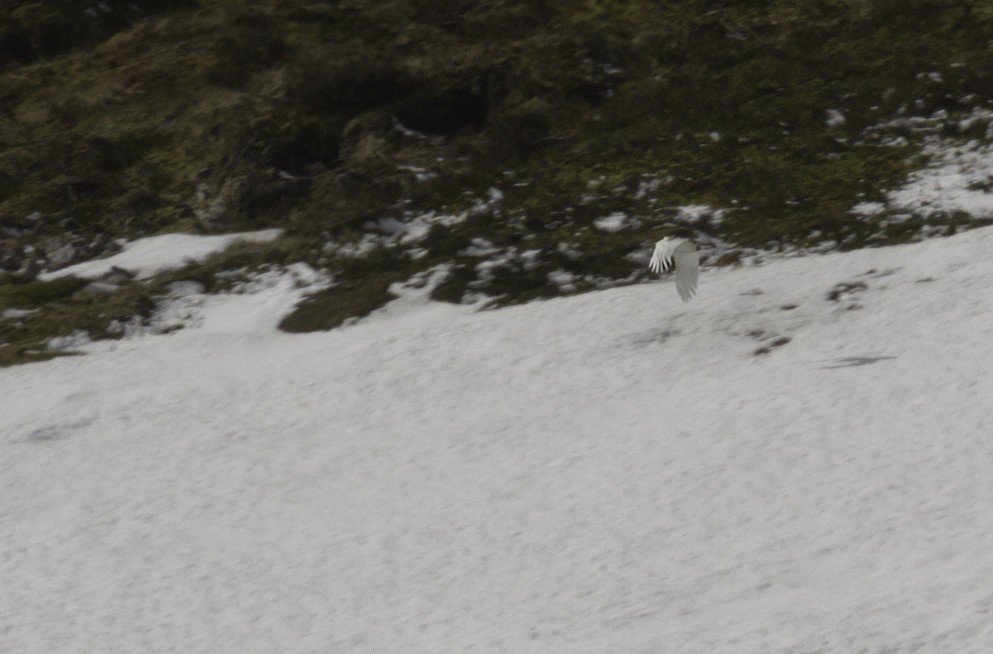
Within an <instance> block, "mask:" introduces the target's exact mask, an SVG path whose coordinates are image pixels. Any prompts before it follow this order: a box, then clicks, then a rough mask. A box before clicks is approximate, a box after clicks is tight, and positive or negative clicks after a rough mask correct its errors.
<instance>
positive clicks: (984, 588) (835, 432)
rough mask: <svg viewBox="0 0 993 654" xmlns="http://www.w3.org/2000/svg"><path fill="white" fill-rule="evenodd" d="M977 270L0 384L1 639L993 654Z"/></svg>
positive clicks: (233, 298) (433, 314) (231, 345)
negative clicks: (757, 352)
mask: <svg viewBox="0 0 993 654" xmlns="http://www.w3.org/2000/svg"><path fill="white" fill-rule="evenodd" d="M991 251H993V230H990V229H982V230H976V231H972V232H968V233H965V234H961V235H958V236H955V237H952V238H948V239H939V240H931V241H927V242H924V243H920V244H914V245H907V246H900V247H893V248H887V249H875V250H862V251H857V252H851V253H846V254H828V255H819V256H811V257H805V258H793V259H782V260H778V261H774V262H771V263H768V264H767V265H764V266H758V267H743V268H738V269H721V270H714V271H705V272H704V274H703V275H702V276H701V282H700V295H699V296H698V298H697V299H696V300H694V301H693V302H691V303H688V304H683V303H681V302H680V301H679V298H678V296H677V295H676V293H675V289H674V288H673V285H672V283H671V282H670V281H669V280H664V281H662V282H661V283H651V284H643V285H638V286H632V287H626V288H618V289H613V290H608V291H601V292H596V293H589V294H586V295H582V296H577V297H571V298H563V299H557V300H551V301H546V302H539V303H533V304H530V305H526V306H518V307H513V308H508V309H502V310H499V311H474V310H473V309H472V308H470V307H458V306H451V305H445V304H438V303H428V302H427V301H426V300H425V299H424V297H423V293H426V289H422V290H420V291H417V290H414V289H407V290H405V291H404V295H403V297H402V298H401V299H400V300H397V301H396V302H394V303H393V304H391V305H389V306H388V307H387V308H386V309H384V310H383V311H381V312H379V313H377V314H374V315H372V316H370V317H369V318H367V319H365V320H362V321H360V322H358V323H357V324H354V325H351V326H349V327H346V328H343V329H338V330H335V331H332V332H329V333H317V334H309V335H292V336H291V335H287V334H281V333H278V332H276V331H275V328H274V325H275V324H276V323H277V322H278V318H279V315H280V314H281V312H284V311H286V310H288V308H289V306H290V304H291V303H292V302H291V300H292V299H293V298H294V297H295V295H293V294H298V293H299V292H300V291H299V289H297V288H295V286H296V285H295V284H292V283H289V279H290V278H287V281H286V283H283V282H280V281H279V280H278V279H276V280H270V282H271V283H267V284H260V285H258V287H256V288H248V289H243V290H247V291H248V292H247V293H243V294H238V295H230V296H220V297H214V298H211V299H209V300H206V299H205V300H204V301H203V302H201V303H200V304H187V305H185V306H186V308H187V309H188V310H189V311H190V312H192V313H193V314H196V316H198V319H196V320H187V323H188V324H189V325H190V326H189V327H188V328H187V329H184V330H182V331H179V332H177V333H174V334H169V335H153V336H144V337H140V338H133V339H128V340H124V341H120V342H110V343H107V342H104V343H94V344H90V345H87V346H86V347H87V349H88V350H89V353H88V354H87V355H85V356H80V357H71V358H63V359H57V360H53V361H50V362H46V363H42V364H35V365H29V366H22V367H16V368H8V369H2V370H0V397H2V398H3V399H2V402H3V404H2V410H0V580H2V588H3V592H2V593H0V651H2V652H12V653H18V654H20V653H29V652H30V653H35V652H36V653H39V654H42V653H43V654H51V653H53V652H58V653H63V652H81V653H83V652H102V653H125V652H126V653H131V652H181V653H184V654H188V653H194V652H204V653H206V652H210V653H227V652H230V653H239V654H240V653H243V652H273V653H281V654H282V653H292V652H308V653H310V652H333V653H338V652H369V653H377V654H378V653H383V652H405V653H406V652H425V653H436V652H469V651H473V652H511V653H515V654H518V653H522V654H523V653H529V652H533V653H541V654H547V653H555V652H562V653H570V654H571V653H576V652H584V653H585V652H597V653H599V652H623V653H646V654H647V653H653V654H654V653H658V652H673V653H680V654H684V653H693V652H700V653H706V654H712V653H714V652H736V653H737V652H756V653H758V652H762V653H776V652H831V653H839V654H840V653H845V654H847V653H850V652H869V653H877V652H957V653H963V652H977V653H981V652H989V651H993V511H991V510H990V507H991V506H993V475H991V474H990V471H991V470H993V411H991V409H990V398H991V397H993V375H991V372H990V370H991V367H993V345H991V343H993V320H991V316H993V295H991V293H990V289H991V288H993V260H991V257H990V256H989V253H990V252H991ZM298 272H299V271H298ZM829 296H831V298H833V299H830V298H829ZM184 297H187V298H188V297H189V296H184ZM786 339H788V341H787V340H786ZM756 351H760V352H762V353H760V354H756Z"/></svg>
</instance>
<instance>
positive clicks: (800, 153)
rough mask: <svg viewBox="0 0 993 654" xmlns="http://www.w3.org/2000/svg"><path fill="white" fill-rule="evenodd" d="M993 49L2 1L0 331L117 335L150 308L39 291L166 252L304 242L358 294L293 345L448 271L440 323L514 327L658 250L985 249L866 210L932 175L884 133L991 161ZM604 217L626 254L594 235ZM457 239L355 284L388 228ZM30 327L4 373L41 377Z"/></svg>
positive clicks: (679, 29) (646, 16)
mask: <svg viewBox="0 0 993 654" xmlns="http://www.w3.org/2000/svg"><path fill="white" fill-rule="evenodd" d="M991 39H993V9H991V8H990V5H989V4H988V3H986V2H982V1H981V0H928V1H923V0H917V1H913V2H901V1H897V0H813V1H804V2H799V1H798V0H762V1H758V2H735V1H732V0H723V1H722V0H680V1H675V2H659V1H657V0H579V1H570V2H565V1H561V0H519V1H511V0H496V1H494V2H486V3H478V2H469V1H468V0H431V1H430V2H429V1H427V0H380V1H372V0H369V1H363V0H337V1H333V2H316V1H308V0H287V1H285V2H272V1H268V0H266V1H262V2H250V1H248V0H223V1H220V2H197V1H195V0H140V1H139V2H137V3H112V2H107V3H97V4H93V3H91V2H88V1H78V2H77V1H69V2H62V3H58V7H57V8H56V6H55V4H54V3H41V2H17V1H13V0H0V143H2V144H3V147H0V284H4V285H3V286H0V309H3V308H4V307H15V308H18V309H30V308H34V307H37V306H44V307H45V308H44V311H40V312H39V313H38V314H37V315H34V314H32V317H25V318H18V319H17V322H18V323H19V324H21V327H18V328H17V329H19V330H22V333H23V330H27V331H31V330H35V331H37V333H38V334H39V335H41V334H47V335H52V329H51V326H52V325H53V324H56V323H57V324H58V325H60V329H61V326H64V325H67V324H72V325H73V326H76V327H79V328H81V329H83V328H85V329H86V330H88V331H91V332H92V333H93V334H95V335H99V334H101V333H102V332H101V329H103V330H104V331H105V330H106V325H104V327H103V328H97V327H96V326H95V324H96V322H99V321H100V320H103V321H105V322H106V321H107V319H116V317H117V316H118V315H119V314H120V315H123V314H124V313H126V312H127V311H132V310H135V311H139V312H140V311H147V310H148V309H147V304H148V302H149V301H150V300H149V298H150V297H152V296H153V295H154V293H153V291H151V290H149V289H150V288H152V286H153V285H145V286H141V287H139V285H134V286H135V288H134V289H131V287H128V288H129V290H128V291H127V292H123V294H122V295H120V296H117V295H110V296H92V297H90V299H88V300H87V301H86V302H88V303H90V304H86V303H84V302H82V300H78V299H77V300H72V301H70V302H63V299H64V298H62V297H61V296H59V297H52V298H50V299H49V300H47V301H45V302H37V301H35V300H32V299H30V298H26V296H25V294H28V295H30V294H31V293H34V292H36V291H38V290H39V289H38V288H35V287H33V286H31V285H24V284H23V282H24V281H30V280H31V279H32V278H33V275H34V273H35V272H36V271H37V270H38V269H40V268H45V267H49V268H51V267H56V266H60V265H65V264H67V263H72V262H73V261H76V260H80V259H83V258H89V257H92V256H96V255H98V254H101V253H104V252H106V251H108V248H110V247H112V246H113V240H114V239H116V238H121V237H127V238H134V237H138V236H143V235H150V234H155V233H161V232H165V231H179V230H182V231H191V232H201V233H213V232H223V231H231V230H236V229H245V228H258V227H263V226H281V227H284V228H286V229H287V233H288V241H287V244H285V245H282V246H279V247H273V248H263V251H262V254H260V255H259V256H260V257H262V258H263V259H265V258H267V257H271V259H270V262H272V263H289V262H292V261H307V262H308V263H310V264H311V265H314V266H320V267H325V268H327V269H328V270H329V271H331V272H332V273H333V274H335V275H336V278H337V279H339V280H340V281H341V283H340V284H339V285H337V286H336V287H335V288H334V289H331V290H328V291H325V292H323V293H322V294H321V295H320V296H319V297H315V298H313V299H312V300H311V301H309V302H307V303H304V304H303V305H302V306H301V308H300V311H299V315H296V316H291V317H289V318H287V320H286V321H285V322H284V327H285V328H287V329H296V330H301V329H312V328H328V327H330V326H333V325H336V324H340V322H342V321H343V320H345V319H347V318H348V317H350V316H355V315H362V314H364V313H366V312H368V311H370V310H372V309H374V308H375V307H377V306H380V305H381V303H382V302H383V301H384V300H385V299H388V296H387V289H388V287H389V284H390V283H392V282H393V281H398V280H403V279H405V278H409V277H410V275H412V274H414V273H417V272H420V271H423V270H426V269H428V268H430V267H433V266H436V265H439V264H442V263H449V264H450V266H449V271H450V273H449V278H448V279H447V280H446V281H445V282H444V283H442V284H441V286H439V287H438V288H436V289H435V292H434V296H435V297H436V298H438V299H442V300H448V301H461V300H463V299H464V298H465V297H466V296H467V294H471V293H477V294H482V295H486V296H489V297H496V296H499V298H500V301H501V302H514V301H523V300H526V299H529V298H533V297H547V296H551V295H555V294H558V293H561V292H576V291H582V290H584V289H588V288H595V287H597V286H600V285H602V284H603V283H616V282H617V281H619V280H627V279H635V278H637V275H638V274H639V273H638V270H639V268H640V263H639V262H638V261H637V260H636V258H626V257H627V255H630V254H631V253H632V252H635V251H640V250H641V249H643V248H644V246H645V244H646V242H647V241H649V240H651V239H654V238H657V237H658V236H660V235H661V234H662V233H664V232H666V231H672V232H678V231H684V232H689V233H694V234H697V235H702V236H705V237H710V238H713V239H720V241H721V242H723V243H727V244H731V245H732V246H738V247H746V248H767V247H772V248H776V247H782V246H784V245H799V246H810V245H815V244H817V243H819V242H823V241H833V242H835V243H837V244H838V246H839V247H845V248H851V247H860V246H864V245H867V244H881V243H886V242H896V241H900V240H907V239H910V238H913V237H914V236H915V235H916V234H917V233H918V232H919V231H920V230H921V228H922V227H924V226H926V225H935V224H937V225H940V226H943V227H942V228H943V229H947V230H949V231H954V230H955V229H960V228H964V227H969V226H971V225H972V224H974V221H973V220H972V219H971V217H969V216H963V215H941V214H934V215H913V216H905V217H902V218H901V219H900V220H890V219H889V218H890V217H889V216H887V215H874V216H863V215H857V214H854V213H852V212H851V209H852V207H853V206H855V205H856V204H858V203H859V202H866V201H873V200H880V199H882V198H883V196H884V193H885V192H886V190H888V189H891V188H893V187H895V186H897V185H898V184H900V183H901V182H902V181H903V180H904V179H905V178H906V175H907V174H908V172H909V171H910V170H912V169H914V168H915V167H918V166H919V165H920V164H921V160H920V158H919V157H918V154H919V152H920V138H921V134H920V133H918V132H915V131H914V130H910V129H908V128H906V127H905V126H904V124H903V123H901V122H899V121H896V122H894V121H893V119H894V118H904V119H906V118H910V117H912V116H934V115H935V114H936V112H938V111H939V110H944V111H945V112H946V114H945V116H946V118H945V119H944V121H942V120H939V121H938V122H937V123H936V124H935V126H934V129H935V130H938V131H939V132H940V133H943V134H946V135H951V136H961V137H962V138H975V137H979V138H985V135H986V130H987V129H988V127H989V126H988V124H986V123H985V122H983V121H979V122H978V123H977V122H976V121H971V122H968V123H964V122H962V121H961V120H960V119H961V117H962V116H964V115H965V114H966V113H967V112H970V111H972V110H974V109H975V108H976V107H989V106H990V104H991V100H993V50H991V49H990V48H989V43H990V42H991ZM884 123H889V127H887V128H884V129H883V128H878V126H879V125H882V124H884ZM491 189H497V190H498V195H494V192H493V191H491ZM686 205H701V206H706V207H709V208H710V209H709V211H708V212H705V214H704V215H703V217H702V218H701V217H700V216H697V217H696V218H694V219H693V220H688V219H687V217H686V216H685V215H683V214H681V213H680V211H679V210H678V208H679V207H682V206H686ZM614 212H623V213H624V214H625V215H626V216H627V217H628V218H629V219H630V220H629V223H628V226H626V227H625V228H624V229H620V230H617V231H604V230H601V229H598V228H597V227H596V226H595V221H596V220H598V219H601V218H603V217H604V216H607V215H609V214H612V213H614ZM460 214H461V215H462V216H463V219H461V220H456V221H448V222H436V223H434V224H432V225H431V226H430V229H429V230H428V232H427V236H426V237H425V238H423V239H422V240H421V241H418V242H416V243H415V242H411V243H408V244H407V245H405V246H404V247H396V241H389V240H388V239H386V240H385V241H384V242H383V243H379V245H378V246H377V247H375V248H373V250H371V251H373V252H375V253H376V254H375V256H376V257H378V259H376V260H374V261H370V262H366V263H362V262H360V261H357V260H356V258H355V257H344V256H341V255H340V254H339V251H340V248H338V246H340V245H341V244H347V243H351V242H358V241H360V240H361V239H363V238H365V237H366V236H367V235H368V234H370V233H381V231H382V230H381V228H380V227H377V226H376V223H377V221H381V220H382V219H384V218H392V219H396V220H398V221H401V222H409V221H411V220H414V219H418V217H422V216H440V215H460ZM718 217H719V219H718ZM377 230H379V231H377ZM475 239H482V241H477V240H475ZM482 242H485V247H483V246H478V247H479V248H482V250H485V251H489V252H495V253H498V257H497V258H498V259H500V260H501V261H502V263H500V264H499V265H496V266H495V267H493V268H491V269H487V270H485V271H482V270H481V269H480V267H479V265H478V264H479V263H480V257H479V256H473V255H472V254H471V252H470V251H469V249H471V247H472V244H473V243H482ZM413 248H418V249H420V250H422V251H421V252H417V253H416V256H414V255H413V254H412V252H411V250H412V249H413ZM487 248H489V249H487ZM533 253H537V254H533ZM231 256H232V257H234V258H237V257H236V256H235V255H231ZM239 256H242V257H243V256H244V251H243V252H242V254H241V255H239ZM738 256H740V254H739V253H738V252H736V251H734V249H733V248H732V249H730V250H727V251H724V252H722V253H720V255H719V257H715V260H718V261H719V262H720V263H722V264H733V263H734V262H735V261H736V260H737V257H738ZM528 257H530V258H528ZM218 261H220V260H218ZM218 261H215V262H214V263H212V264H211V265H216V264H218ZM258 263H259V261H257V260H256V261H254V264H258ZM228 264H230V265H232V266H234V267H241V264H239V263H238V262H237V261H234V260H232V261H229V262H228ZM224 265H227V264H224ZM213 272H216V269H213V268H210V267H203V268H201V269H200V272H199V275H200V279H201V281H205V282H209V279H208V277H210V276H211V275H212V274H213ZM188 274H192V272H190V271H188ZM552 274H559V275H560V276H561V278H562V279H566V278H568V277H569V276H571V278H572V279H573V280H574V281H572V282H570V283H567V284H561V283H560V284H555V283H552V282H551V281H550V277H549V275H552ZM207 285H208V287H210V286H211V284H210V283H208V284H207ZM76 290H78V289H76ZM129 294H133V295H129ZM97 305H99V306H100V308H93V309H92V311H91V310H90V309H88V308H87V307H96V306H97ZM60 312H61V313H60ZM70 314H71V315H72V316H79V317H78V318H77V317H70ZM53 317H57V320H53ZM98 319H99V320H98ZM12 323H13V321H12V320H10V319H8V320H3V319H0V342H3V343H6V344H5V345H0V352H2V351H9V350H11V349H12V348H14V349H17V348H20V350H21V351H28V350H30V349H31V348H33V347H34V346H33V345H31V346H29V345H28V344H26V343H27V341H26V340H25V339H24V338H21V337H17V338H14V337H13V336H11V334H12V333H13V332H12V331H11V330H12V329H14V328H13V327H12V326H11V324H12ZM43 323H44V324H43ZM46 325H47V326H46ZM39 338H40V336H39ZM28 340H31V339H28ZM15 342H16V343H17V345H16V346H14V345H12V343H15ZM32 342H33V341H32ZM4 348H5V349H4ZM15 359H16V357H12V356H11V355H3V356H2V360H0V364H2V363H4V362H8V363H9V362H10V361H12V360H15Z"/></svg>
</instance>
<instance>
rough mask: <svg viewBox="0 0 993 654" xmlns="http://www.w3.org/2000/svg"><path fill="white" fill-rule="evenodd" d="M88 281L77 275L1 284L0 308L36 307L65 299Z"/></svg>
mask: <svg viewBox="0 0 993 654" xmlns="http://www.w3.org/2000/svg"><path fill="white" fill-rule="evenodd" d="M86 283H87V282H86V280H83V279H79V278H77V277H60V278H58V279H54V280H52V281H49V282H29V283H27V284H4V285H0V309H3V308H17V309H34V308H37V307H40V306H42V305H44V304H46V303H48V302H57V301H59V300H64V299H66V298H68V297H69V296H71V295H72V294H73V293H75V292H76V291H78V290H79V289H81V288H82V287H83V286H86Z"/></svg>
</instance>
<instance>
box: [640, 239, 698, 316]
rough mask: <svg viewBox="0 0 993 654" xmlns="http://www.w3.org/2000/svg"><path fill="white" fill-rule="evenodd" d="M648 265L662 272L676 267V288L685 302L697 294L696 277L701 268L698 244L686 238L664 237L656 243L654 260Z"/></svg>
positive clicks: (653, 270) (655, 271)
mask: <svg viewBox="0 0 993 654" xmlns="http://www.w3.org/2000/svg"><path fill="white" fill-rule="evenodd" d="M648 267H649V268H650V269H651V271H652V272H654V273H661V272H663V271H665V270H669V269H670V268H673V267H675V269H676V290H677V291H679V297H681V298H683V302H689V301H690V298H692V297H693V296H694V295H696V277H697V272H698V270H699V268H700V253H699V252H697V249H696V246H695V245H693V243H691V242H690V241H687V240H686V239H684V238H670V237H668V236H666V237H665V238H664V239H662V240H661V241H659V242H658V243H656V244H655V251H654V252H652V260H651V261H649V262H648Z"/></svg>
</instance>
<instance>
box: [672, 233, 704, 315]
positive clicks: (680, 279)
mask: <svg viewBox="0 0 993 654" xmlns="http://www.w3.org/2000/svg"><path fill="white" fill-rule="evenodd" d="M673 259H674V261H675V265H676V290H677V291H679V297H681V298H683V302H689V301H690V299H691V298H692V297H693V296H694V295H696V278H697V273H698V272H699V270H700V253H699V252H697V249H696V247H694V246H693V244H692V243H690V242H689V241H684V242H683V243H682V244H681V245H679V246H677V247H676V249H675V251H674V253H673Z"/></svg>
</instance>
